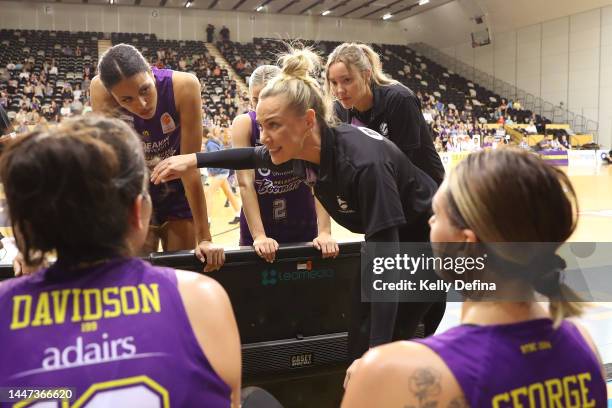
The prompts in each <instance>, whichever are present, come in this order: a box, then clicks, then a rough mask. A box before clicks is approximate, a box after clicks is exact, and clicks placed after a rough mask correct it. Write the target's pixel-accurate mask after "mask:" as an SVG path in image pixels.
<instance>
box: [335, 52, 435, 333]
mask: <svg viewBox="0 0 612 408" xmlns="http://www.w3.org/2000/svg"><path fill="white" fill-rule="evenodd" d="M325 83H326V88H327V90H328V91H330V93H332V94H333V96H334V97H336V98H337V101H336V102H335V111H336V115H337V116H338V118H340V120H342V121H343V122H346V123H352V124H354V125H358V126H366V127H368V128H370V129H372V130H374V131H376V132H379V133H381V134H382V135H383V136H385V137H387V138H389V140H391V141H392V142H394V143H395V144H396V145H397V146H398V147H399V148H400V149H401V150H402V151H403V152H404V153H405V154H406V155H407V156H408V157H409V158H410V160H411V161H412V162H413V163H414V164H415V165H416V166H417V167H419V168H420V169H421V170H423V171H424V172H425V173H427V174H428V175H429V176H430V177H431V178H432V179H434V181H436V182H437V183H438V184H440V183H441V182H442V180H443V179H444V167H443V166H442V162H441V160H440V155H438V154H437V152H436V150H435V148H434V145H433V138H432V136H431V134H430V133H429V128H428V126H427V123H426V122H425V120H424V118H423V113H422V111H421V102H420V101H419V99H418V98H417V96H416V95H415V94H414V93H413V92H412V91H411V90H410V89H408V88H406V87H405V86H404V85H402V84H400V83H398V82H397V81H394V80H392V79H391V78H389V77H388V76H387V75H386V74H385V73H384V72H383V70H382V64H381V62H380V58H379V56H378V55H377V54H376V52H374V50H373V49H372V48H370V47H369V46H367V45H365V44H355V43H344V44H342V45H339V46H338V47H336V49H335V50H334V51H333V52H332V53H331V54H330V55H329V57H328V59H327V65H326V78H325ZM440 318H441V316H440ZM432 326H436V327H437V324H435V325H432ZM432 333H433V332H432Z"/></svg>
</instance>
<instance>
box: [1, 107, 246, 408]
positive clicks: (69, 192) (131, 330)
mask: <svg viewBox="0 0 612 408" xmlns="http://www.w3.org/2000/svg"><path fill="white" fill-rule="evenodd" d="M50 168H52V169H53V172H49V169H50ZM147 174H148V172H147V169H146V166H145V159H144V156H143V153H142V146H141V143H140V141H139V139H138V137H137V136H136V135H135V134H134V132H133V131H132V130H131V129H130V128H129V127H128V125H126V124H125V123H123V122H122V121H120V120H118V119H105V118H100V117H96V116H85V117H81V118H79V119H75V120H68V121H66V122H63V123H62V124H60V125H58V127H55V128H51V129H49V130H38V131H34V132H32V133H29V134H26V135H25V136H23V137H22V138H21V139H19V140H18V141H16V142H15V143H13V144H12V145H10V146H9V147H8V149H7V150H6V151H5V152H4V153H3V156H2V161H1V163H0V175H1V179H2V183H3V185H4V188H5V194H6V201H7V204H8V211H9V214H10V219H11V222H12V227H13V231H14V232H15V237H16V241H17V245H18V247H19V249H20V250H21V253H22V254H23V256H24V259H25V262H26V263H27V264H37V263H39V262H40V259H37V258H40V257H42V256H44V254H46V253H49V252H51V251H54V252H56V254H57V262H56V263H55V264H54V265H53V266H51V267H50V268H47V269H43V270H41V271H40V272H38V273H34V274H32V275H29V276H26V277H22V278H16V279H13V280H10V281H5V282H3V283H2V285H0V307H1V308H2V310H4V311H6V313H2V316H0V338H2V344H3V346H4V347H2V348H0V360H1V361H2V364H0V384H3V386H6V387H12V388H15V387H19V386H22V387H26V386H29V385H32V384H36V385H37V386H38V387H57V386H59V385H65V386H67V387H70V388H72V389H73V391H74V394H73V396H72V397H73V398H74V401H80V402H81V403H82V404H84V405H85V406H87V405H89V404H93V405H104V406H113V405H116V406H125V404H126V403H127V401H129V405H130V406H139V407H140V406H160V407H161V406H181V407H201V406H207V407H228V406H230V403H232V404H233V406H235V407H238V406H239V403H240V382H241V379H240V378H241V368H240V367H241V361H240V339H239V336H238V330H237V326H236V321H235V318H234V314H233V312H232V306H231V304H230V301H229V299H228V296H227V294H226V293H225V290H224V289H223V288H222V287H221V286H220V285H219V284H218V283H217V282H216V281H215V280H213V279H211V278H208V277H206V276H203V275H201V274H197V273H193V272H186V271H178V270H173V269H168V268H159V267H153V266H151V265H150V264H148V263H146V262H143V261H141V260H140V259H139V258H136V257H134V256H135V255H136V254H137V253H138V251H139V248H140V247H141V246H142V245H143V243H144V241H145V237H146V236H147V230H148V227H149V217H150V215H151V200H150V198H149V194H148V192H147V189H148V184H149V183H148V180H147V179H148V176H147ZM41 203H44V205H41ZM75 214H78V217H75ZM35 254H37V255H35ZM9 310H10V312H9ZM219 333H223V335H222V336H219Z"/></svg>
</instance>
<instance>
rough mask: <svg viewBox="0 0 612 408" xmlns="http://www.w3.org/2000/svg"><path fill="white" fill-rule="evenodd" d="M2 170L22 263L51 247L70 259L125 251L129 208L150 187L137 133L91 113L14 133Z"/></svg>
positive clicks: (48, 250)
mask: <svg viewBox="0 0 612 408" xmlns="http://www.w3.org/2000/svg"><path fill="white" fill-rule="evenodd" d="M0 177H1V180H2V183H3V185H4V188H5V195H6V201H7V204H8V209H9V216H10V219H11V224H12V226H13V230H14V231H15V237H16V239H17V244H18V246H19V249H20V250H21V251H22V253H23V255H24V258H25V261H26V263H27V264H33V263H36V262H38V261H40V258H41V257H42V256H44V254H45V253H49V252H51V251H57V256H58V260H63V259H66V260H72V261H75V260H79V261H84V260H96V259H100V258H101V257H106V256H109V255H117V254H124V253H126V250H127V246H126V242H125V236H126V233H127V231H128V225H129V223H128V218H129V214H130V209H131V208H132V205H133V203H134V200H135V199H136V197H137V196H138V195H139V194H142V193H145V194H146V191H147V187H148V182H147V177H146V168H145V162H144V154H143V151H142V145H141V143H140V141H139V139H138V137H137V136H136V135H135V134H134V132H133V131H132V130H131V129H130V128H129V126H128V125H126V124H125V123H124V122H122V121H120V120H118V119H108V118H102V117H98V116H95V115H87V116H82V117H79V118H77V119H71V120H66V121H64V122H62V123H61V124H60V125H58V126H55V127H50V128H47V129H37V130H35V131H33V132H30V133H27V134H25V135H23V136H21V137H19V138H17V139H15V141H14V142H13V143H11V144H10V145H9V147H8V148H7V150H6V151H5V152H4V154H3V155H2V160H0Z"/></svg>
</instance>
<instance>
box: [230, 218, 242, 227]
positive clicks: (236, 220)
mask: <svg viewBox="0 0 612 408" xmlns="http://www.w3.org/2000/svg"><path fill="white" fill-rule="evenodd" d="M239 222H240V217H234V219H233V220H231V221H230V222H229V223H228V224H232V225H234V224H238V223H239Z"/></svg>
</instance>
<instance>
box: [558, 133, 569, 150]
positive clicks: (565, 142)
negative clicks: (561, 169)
mask: <svg viewBox="0 0 612 408" xmlns="http://www.w3.org/2000/svg"><path fill="white" fill-rule="evenodd" d="M559 144H560V145H561V147H562V148H564V149H565V150H569V149H570V148H571V145H570V143H569V141H568V140H567V136H566V135H561V138H560V139H559Z"/></svg>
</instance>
